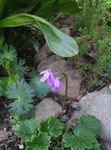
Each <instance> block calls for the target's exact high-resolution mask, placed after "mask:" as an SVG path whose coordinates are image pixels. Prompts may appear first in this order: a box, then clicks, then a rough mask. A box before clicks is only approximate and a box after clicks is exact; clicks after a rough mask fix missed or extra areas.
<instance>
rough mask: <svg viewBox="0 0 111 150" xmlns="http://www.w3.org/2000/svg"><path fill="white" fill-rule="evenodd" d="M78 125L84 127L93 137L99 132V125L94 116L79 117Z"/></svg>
mask: <svg viewBox="0 0 111 150" xmlns="http://www.w3.org/2000/svg"><path fill="white" fill-rule="evenodd" d="M78 124H82V125H84V126H85V127H86V128H87V129H90V130H91V131H92V132H93V133H95V135H97V134H98V133H99V132H100V129H101V123H100V121H99V120H98V119H96V118H95V117H94V116H90V115H83V116H81V117H80V119H79V122H78Z"/></svg>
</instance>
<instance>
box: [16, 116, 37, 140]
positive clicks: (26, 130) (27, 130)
mask: <svg viewBox="0 0 111 150" xmlns="http://www.w3.org/2000/svg"><path fill="white" fill-rule="evenodd" d="M36 129H37V122H36V121H35V120H33V119H31V120H25V121H24V122H23V123H22V124H21V125H20V127H19V128H17V129H16V135H17V136H18V137H19V138H21V139H22V140H23V141H24V142H26V141H27V140H30V139H31V137H32V135H34V134H35V133H36Z"/></svg>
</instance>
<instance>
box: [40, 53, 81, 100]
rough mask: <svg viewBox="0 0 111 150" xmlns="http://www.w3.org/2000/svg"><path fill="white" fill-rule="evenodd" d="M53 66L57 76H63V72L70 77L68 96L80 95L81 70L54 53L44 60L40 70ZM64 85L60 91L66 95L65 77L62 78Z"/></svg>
mask: <svg viewBox="0 0 111 150" xmlns="http://www.w3.org/2000/svg"><path fill="white" fill-rule="evenodd" d="M50 67H51V69H52V71H53V73H54V75H55V76H56V77H60V78H62V77H63V72H65V73H66V74H67V77H68V97H70V98H75V97H78V96H79V92H80V75H79V72H78V71H77V70H75V69H73V68H71V67H70V65H68V63H67V61H65V60H63V59H61V58H60V57H59V56H56V55H53V56H51V57H48V58H47V59H45V60H44V61H42V62H41V63H40V64H39V65H38V71H39V72H41V71H43V70H46V69H49V68H50ZM62 82H63V86H62V88H61V90H60V92H59V94H60V95H63V96H64V95H65V88H66V83H65V78H63V79H62Z"/></svg>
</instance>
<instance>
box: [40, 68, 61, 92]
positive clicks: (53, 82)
mask: <svg viewBox="0 0 111 150" xmlns="http://www.w3.org/2000/svg"><path fill="white" fill-rule="evenodd" d="M40 74H41V75H43V76H42V78H41V79H40V81H41V82H46V83H47V84H48V86H49V87H50V88H51V91H52V92H54V93H57V92H58V91H59V90H60V88H61V86H62V82H61V81H60V80H59V78H55V77H54V74H53V73H52V71H51V69H49V70H44V71H42V72H40Z"/></svg>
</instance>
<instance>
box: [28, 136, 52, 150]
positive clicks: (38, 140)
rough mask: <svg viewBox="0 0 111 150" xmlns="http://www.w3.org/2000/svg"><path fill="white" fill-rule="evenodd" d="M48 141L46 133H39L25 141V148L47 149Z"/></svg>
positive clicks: (33, 149) (30, 149)
mask: <svg viewBox="0 0 111 150" xmlns="http://www.w3.org/2000/svg"><path fill="white" fill-rule="evenodd" d="M50 142H51V141H50V137H49V136H48V135H47V133H39V134H38V135H35V136H33V137H32V139H31V141H29V142H27V143H26V145H27V146H26V150H48V148H49V146H50Z"/></svg>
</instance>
